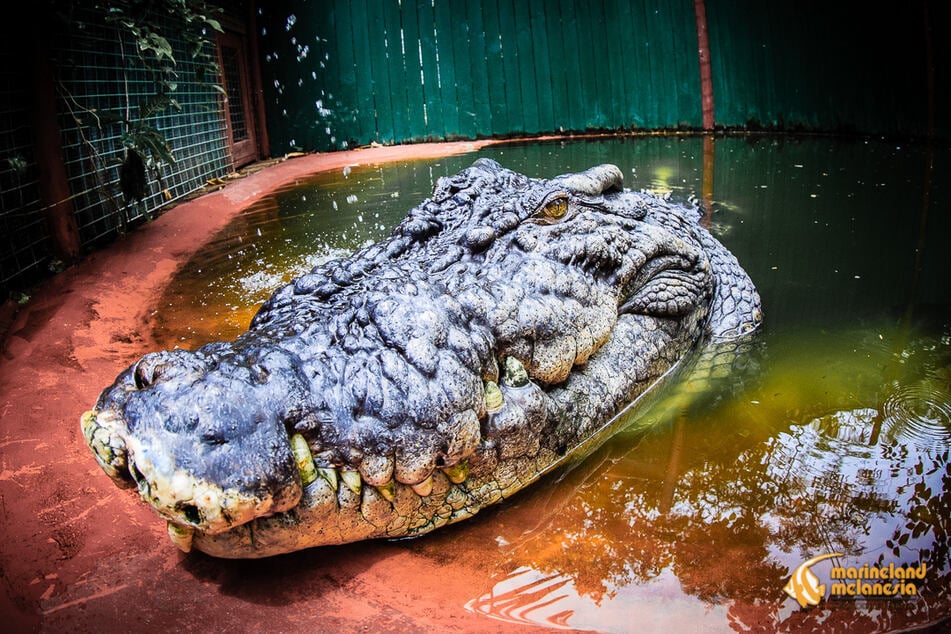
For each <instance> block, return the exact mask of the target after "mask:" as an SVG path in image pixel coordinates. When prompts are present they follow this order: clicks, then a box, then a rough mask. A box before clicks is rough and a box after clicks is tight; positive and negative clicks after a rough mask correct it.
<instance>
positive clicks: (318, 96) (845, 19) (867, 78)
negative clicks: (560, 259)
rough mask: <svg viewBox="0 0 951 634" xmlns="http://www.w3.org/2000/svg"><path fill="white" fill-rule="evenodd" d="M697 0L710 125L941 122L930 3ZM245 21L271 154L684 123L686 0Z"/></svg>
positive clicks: (352, 7) (301, 1) (840, 127)
mask: <svg viewBox="0 0 951 634" xmlns="http://www.w3.org/2000/svg"><path fill="white" fill-rule="evenodd" d="M704 4H705V7H706V15H707V20H708V26H709V35H710V48H711V66H712V70H713V93H714V102H715V116H716V125H717V126H718V127H748V126H752V127H759V126H766V127H778V128H796V129H806V130H825V131H858V132H866V133H882V134H905V135H908V134H911V135H924V134H927V132H928V131H929V130H930V129H931V128H932V127H933V128H934V129H935V130H936V131H937V132H938V133H939V134H944V135H945V136H947V134H948V132H949V129H951V121H949V118H951V115H949V113H951V98H949V89H948V86H949V85H951V82H949V81H948V80H949V79H951V54H949V53H951V50H949V44H948V42H949V40H947V39H946V38H943V37H940V35H938V36H935V35H929V22H930V24H931V25H932V26H931V29H932V30H933V31H934V32H938V33H940V32H939V31H938V28H937V27H940V26H942V25H943V24H944V23H945V20H946V18H947V17H948V15H947V14H948V9H947V8H946V6H945V5H946V3H943V2H941V1H936V0H918V1H916V2H911V3H901V4H896V5H894V6H888V7H885V8H884V9H883V8H881V7H877V8H875V9H874V10H873V9H872V8H870V5H867V4H865V3H859V2H847V1H837V2H831V3H829V2H805V1H798V2H787V3H776V2H762V1H760V0H745V1H739V2H737V1H733V0H729V1H727V0H705V2H704ZM258 18H259V25H258V26H259V27H260V30H261V40H260V41H261V57H262V75H263V77H264V88H265V96H266V101H267V107H268V131H269V134H270V138H271V143H272V149H273V150H274V151H275V152H282V151H286V150H291V149H306V150H329V149H341V148H346V147H353V146H355V145H365V144H368V143H371V142H377V143H384V144H386V143H396V142H407V141H419V140H427V139H433V140H435V139H459V138H462V139H472V138H478V137H486V136H505V135H520V134H539V133H548V132H559V131H572V132H577V131H591V130H645V129H648V130H654V129H671V128H691V129H693V128H699V127H700V126H701V125H702V116H701V100H700V95H701V90H700V69H699V59H698V58H699V56H698V43H697V24H696V13H695V3H694V2H693V0H667V1H664V2H650V1H645V0H631V1H623V0H485V1H476V0H352V1H351V0H322V1H319V2H317V1H313V0H312V1H310V2H308V1H305V0H271V1H269V2H261V3H260V10H259V15H258ZM929 47H930V48H929ZM929 82H930V83H929ZM929 85H930V86H931V88H929ZM929 112H932V113H934V116H932V117H931V118H932V119H933V120H934V124H931V123H929V116H930V115H929V114H928V113H929Z"/></svg>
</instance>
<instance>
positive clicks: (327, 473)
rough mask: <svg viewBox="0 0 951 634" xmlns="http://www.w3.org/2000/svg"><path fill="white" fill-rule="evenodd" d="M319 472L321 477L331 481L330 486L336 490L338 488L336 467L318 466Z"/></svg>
mask: <svg viewBox="0 0 951 634" xmlns="http://www.w3.org/2000/svg"><path fill="white" fill-rule="evenodd" d="M317 474H318V475H319V476H320V477H321V478H323V479H324V480H326V481H327V482H329V483H330V486H331V487H332V488H333V490H334V491H336V490H337V470H336V469H334V468H333V467H331V468H327V467H318V468H317Z"/></svg>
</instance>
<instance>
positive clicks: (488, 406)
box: [485, 381, 505, 413]
mask: <svg viewBox="0 0 951 634" xmlns="http://www.w3.org/2000/svg"><path fill="white" fill-rule="evenodd" d="M504 404H505V401H504V400H503V398H502V390H500V389H499V386H498V384H497V383H496V382H495V381H486V382H485V411H487V412H489V413H492V412H497V411H499V410H500V409H502V405H504Z"/></svg>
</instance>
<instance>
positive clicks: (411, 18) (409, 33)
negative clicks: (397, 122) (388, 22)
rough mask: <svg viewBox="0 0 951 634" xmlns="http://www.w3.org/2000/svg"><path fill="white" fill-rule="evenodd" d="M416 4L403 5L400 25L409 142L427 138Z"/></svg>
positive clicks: (426, 114)
mask: <svg viewBox="0 0 951 634" xmlns="http://www.w3.org/2000/svg"><path fill="white" fill-rule="evenodd" d="M415 4H416V3H415V2H409V3H408V4H403V5H402V11H401V14H400V20H401V22H400V24H401V28H402V40H401V41H402V51H403V60H402V61H403V71H404V74H405V77H406V108H407V114H408V120H409V137H407V138H406V139H405V140H407V141H419V140H422V139H425V138H426V134H427V116H428V113H427V112H426V99H425V96H424V94H423V81H424V79H423V70H422V66H421V63H420V59H419V26H418V24H419V23H418V21H417V18H416V6H415Z"/></svg>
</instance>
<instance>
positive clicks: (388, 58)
mask: <svg viewBox="0 0 951 634" xmlns="http://www.w3.org/2000/svg"><path fill="white" fill-rule="evenodd" d="M380 9H381V10H380V12H379V13H380V15H381V18H382V20H383V31H384V33H385V34H386V46H385V52H384V55H385V60H384V61H385V66H386V76H387V81H388V82H389V85H390V95H389V97H390V108H391V114H392V117H393V134H392V140H393V142H394V143H400V142H401V141H404V140H406V139H409V138H412V136H413V135H412V130H411V126H410V122H409V106H408V104H407V100H406V84H407V82H408V78H407V76H406V67H405V66H404V65H403V43H402V37H403V30H402V26H401V24H400V4H399V0H382V2H381V6H380Z"/></svg>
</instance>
